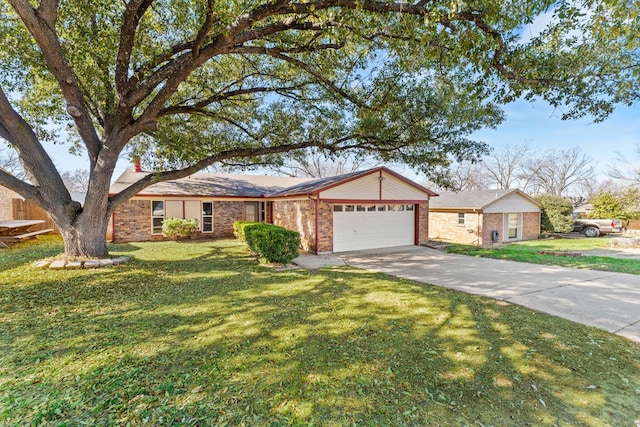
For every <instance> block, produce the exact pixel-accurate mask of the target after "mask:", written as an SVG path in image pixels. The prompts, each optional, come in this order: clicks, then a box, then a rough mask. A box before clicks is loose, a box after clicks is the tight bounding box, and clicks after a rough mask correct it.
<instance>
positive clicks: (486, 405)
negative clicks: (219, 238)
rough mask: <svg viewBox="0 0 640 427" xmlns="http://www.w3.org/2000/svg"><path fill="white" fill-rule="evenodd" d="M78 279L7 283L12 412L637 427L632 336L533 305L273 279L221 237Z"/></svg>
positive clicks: (110, 417) (346, 273)
mask: <svg viewBox="0 0 640 427" xmlns="http://www.w3.org/2000/svg"><path fill="white" fill-rule="evenodd" d="M221 260H224V263H223V264H222V265H221V264H219V263H220V262H221ZM214 264H215V268H214V267H213V265H214ZM150 272H153V273H150ZM67 273H71V274H66V275H59V276H57V278H56V279H50V278H47V277H46V275H43V276H42V278H41V280H36V281H34V283H33V284H32V285H29V286H24V287H20V286H11V287H5V286H1V287H0V302H2V304H3V307H2V308H3V309H2V311H1V313H2V314H1V315H0V316H2V319H3V323H2V324H3V326H2V328H1V330H0V331H1V334H0V339H1V342H2V347H3V348H4V349H7V350H9V351H8V352H6V353H4V352H3V353H4V355H0V360H1V361H2V365H1V368H2V371H4V372H5V373H7V372H11V373H12V376H11V378H7V379H6V380H5V381H4V383H3V384H1V385H0V406H3V407H4V408H6V409H5V412H4V414H2V413H0V421H3V420H4V421H8V422H9V423H10V424H11V423H16V424H22V423H25V422H27V423H28V422H33V421H34V420H38V419H40V420H50V421H55V422H56V423H63V422H66V423H69V424H70V425H76V424H80V423H82V422H88V423H93V424H96V425H110V424H126V423H132V424H135V423H139V422H143V421H146V422H149V423H150V424H162V425H217V424H221V425H223V424H227V425H242V424H245V425H307V424H311V423H313V424H315V425H351V424H357V425H377V426H379V425H394V426H395V425H437V424H445V425H465V424H477V423H480V424H485V423H493V424H495V425H526V424H527V423H528V424H538V425H547V424H548V425H553V424H558V423H565V424H570V425H575V424H602V425H629V424H630V422H631V421H633V419H634V418H633V417H634V416H637V410H638V408H634V407H633V406H632V402H633V401H634V393H637V391H636V388H638V386H639V384H638V383H639V382H640V379H639V378H638V374H637V369H638V364H639V363H640V362H639V360H638V356H637V352H636V353H632V352H630V353H629V357H628V359H625V360H619V359H615V360H612V357H613V355H616V356H617V355H619V354H620V351H621V350H620V349H621V348H625V345H626V346H628V343H626V342H625V341H624V340H622V339H619V338H615V337H611V336H609V335H607V334H605V333H601V332H598V331H594V330H593V329H589V328H586V327H582V326H580V325H571V328H566V321H560V320H557V319H553V318H550V317H548V316H544V315H538V314H535V313H533V312H531V311H529V310H526V309H524V308H522V307H517V306H504V305H503V304H501V303H498V302H495V301H492V300H489V299H483V298H480V297H474V296H470V295H466V294H460V293H457V292H454V291H450V290H446V289H441V288H436V287H432V286H429V285H421V284H416V283H413V282H409V281H401V280H393V279H390V278H388V277H387V276H385V275H380V274H372V273H368V272H364V271H360V270H349V269H343V270H339V271H335V270H334V271H330V270H321V271H319V272H313V273H312V272H307V271H304V270H291V271H284V272H275V271H274V270H272V269H269V268H265V267H260V266H257V265H256V264H255V263H254V262H253V261H251V260H250V259H249V258H248V257H247V256H246V254H243V252H242V251H236V252H234V251H230V250H229V248H220V247H216V246H215V245H213V247H211V248H207V252H206V253H202V254H200V255H197V256H194V258H193V259H185V260H179V261H174V262H168V261H150V260H149V261H147V260H140V259H138V260H136V261H133V262H131V263H130V264H128V265H127V266H125V267H123V268H118V269H105V270H104V271H100V272H74V273H72V272H67ZM628 348H629V349H630V350H631V349H632V347H631V346H629V347H628ZM636 350H637V349H636ZM634 372H635V374H634ZM624 380H626V382H625V381H624ZM612 384H615V385H612ZM612 387H617V388H616V389H615V392H613V393H612V392H611V389H612ZM635 396H636V398H635V401H637V395H635ZM3 417H4V419H3Z"/></svg>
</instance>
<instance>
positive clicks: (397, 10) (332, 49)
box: [0, 0, 639, 256]
mask: <svg viewBox="0 0 640 427" xmlns="http://www.w3.org/2000/svg"><path fill="white" fill-rule="evenodd" d="M543 13H544V14H547V15H546V16H551V15H552V16H553V18H552V19H551V20H550V23H549V25H547V27H546V29H545V30H544V31H542V32H541V33H540V34H536V35H534V36H535V37H528V36H527V37H526V38H523V37H522V31H523V29H524V28H525V26H526V25H528V24H530V23H531V22H533V20H534V19H535V18H536V17H537V16H538V15H540V14H543ZM637 24H638V11H637V3H635V4H634V3H632V2H626V1H611V2H609V1H608V0H599V1H595V0H587V1H586V2H581V3H580V7H576V6H574V5H573V4H572V3H567V2H555V1H548V0H523V1H503V0H489V1H482V0H479V1H469V2H466V1H456V0H448V1H440V0H432V1H429V0H418V1H415V2H407V3H405V2H399V1H377V0H354V1H351V0H308V1H283V0H271V1H261V0H251V1H234V0H228V1H214V0H128V1H124V0H41V1H37V0H0V35H1V36H2V46H1V47H0V72H1V73H2V75H1V79H0V138H1V139H3V140H4V141H5V142H6V144H7V145H8V146H9V147H10V148H11V149H13V150H15V151H16V153H17V154H18V156H19V158H20V161H21V163H22V165H23V168H24V171H25V172H26V176H27V179H25V180H21V179H18V178H17V177H15V176H13V175H11V174H10V173H8V172H6V171H2V170H0V185H3V186H5V187H8V188H10V189H12V190H14V191H16V192H17V193H19V194H21V195H22V196H24V197H25V198H27V199H29V200H31V201H33V202H35V203H37V204H38V205H39V206H41V207H42V208H44V209H45V210H46V211H47V212H48V213H49V214H50V215H51V217H52V218H53V220H54V221H55V223H56V224H57V226H58V227H59V228H60V230H61V232H62V236H63V238H64V241H65V251H66V254H67V255H69V256H79V255H84V256H104V255H106V242H105V232H106V228H107V223H108V218H109V216H110V214H111V213H112V212H113V211H114V209H115V208H116V207H117V206H118V205H120V204H122V203H123V202H124V201H126V200H127V199H128V198H130V197H132V196H133V195H134V194H136V193H138V192H139V191H141V190H142V189H143V188H145V187H146V186H149V185H151V184H153V183H154V182H158V181H162V180H169V179H176V178H180V177H184V176H187V175H189V174H191V173H193V172H196V171H198V170H200V169H202V168H204V167H207V166H209V165H212V164H214V163H219V162H223V163H224V162H232V163H234V164H237V163H243V162H254V161H262V162H264V161H270V160H273V161H276V160H277V158H276V157H277V156H280V155H283V153H287V152H289V151H291V150H300V149H305V148H307V147H318V148H319V149H321V150H327V151H330V152H336V151H340V150H347V149H348V150H359V151H360V152H364V153H366V154H371V155H375V156H377V157H378V158H379V159H380V160H383V161H386V160H393V161H403V162H407V163H409V164H411V165H414V166H419V167H421V168H423V169H424V170H426V171H428V170H430V169H431V168H432V167H434V166H437V165H442V164H447V163H448V162H450V161H451V159H457V160H462V159H469V158H474V157H476V156H478V155H480V154H482V153H483V151H484V150H485V146H484V145H483V144H482V143H478V142H474V141H471V140H469V139H468V135H469V134H470V133H472V132H473V131H474V130H476V129H478V128H480V127H485V126H495V125H496V124H497V123H499V122H500V120H501V119H502V115H501V111H500V110H499V108H498V107H497V106H496V103H499V102H507V101H509V100H511V99H515V98H517V97H525V98H533V97H539V96H541V97H544V98H545V99H546V100H547V101H549V102H550V103H552V104H553V105H555V106H558V107H561V108H563V112H564V115H565V117H566V118H573V117H579V116H582V115H585V114H589V115H593V116H594V117H596V119H602V118H604V117H606V115H607V114H608V113H609V112H610V111H611V110H612V108H613V106H614V105H615V104H616V103H618V102H625V103H630V102H633V101H634V100H635V99H637V97H638V80H639V79H638V68H637V67H638V58H637V52H638V46H637V39H634V38H633V37H632V36H633V28H638V25H637ZM45 141H55V142H58V143H66V144H70V146H72V147H74V148H75V149H76V150H79V151H80V152H82V153H84V155H86V156H87V157H88V160H89V174H90V179H89V185H88V192H87V196H86V199H85V202H84V205H83V206H81V205H80V204H79V203H77V202H75V201H73V200H72V199H71V197H70V195H69V192H68V191H67V189H66V187H65V185H64V182H63V179H62V177H61V175H60V173H59V172H58V171H57V170H56V168H55V166H54V164H53V162H52V160H51V158H50V156H49V155H48V153H47V152H46V150H45V148H44V145H43V142H45ZM123 154H127V155H129V156H131V157H143V158H145V159H147V161H148V162H152V164H148V166H152V167H153V168H154V169H155V170H156V171H157V173H154V174H151V175H148V176H147V177H146V178H144V179H142V180H140V181H138V182H137V183H135V184H132V185H131V186H130V187H129V188H127V189H125V190H123V191H122V192H120V193H119V194H115V195H112V196H109V194H108V190H109V185H110V181H111V179H112V174H113V171H114V168H115V165H116V162H117V160H118V158H119V156H121V155H123Z"/></svg>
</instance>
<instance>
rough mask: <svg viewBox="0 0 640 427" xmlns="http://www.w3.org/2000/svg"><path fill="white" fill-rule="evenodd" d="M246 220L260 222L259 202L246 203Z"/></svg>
mask: <svg viewBox="0 0 640 427" xmlns="http://www.w3.org/2000/svg"><path fill="white" fill-rule="evenodd" d="M244 220H245V221H250V222H258V204H257V203H245V205H244Z"/></svg>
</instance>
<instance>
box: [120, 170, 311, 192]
mask: <svg viewBox="0 0 640 427" xmlns="http://www.w3.org/2000/svg"><path fill="white" fill-rule="evenodd" d="M150 173H151V172H135V171H133V170H130V169H128V170H127V171H125V172H124V173H123V174H122V175H120V177H119V178H118V179H117V180H116V181H115V182H114V183H113V184H112V185H111V188H110V193H112V194H115V193H118V192H120V191H122V190H124V189H125V188H127V187H128V186H129V185H131V184H133V183H134V182H136V181H138V180H140V179H142V178H143V177H145V176H147V175H149V174H150ZM310 179H311V178H291V177H286V176H263V175H236V174H219V173H207V172H197V173H194V174H193V175H190V176H188V177H186V178H180V179H176V180H172V181H164V182H159V183H157V184H153V185H151V186H149V187H147V188H145V189H144V190H142V191H141V192H140V193H138V195H139V196H194V195H197V196H209V197H214V196H215V197H264V196H266V195H267V194H269V193H272V192H275V191H279V190H281V189H283V188H287V187H290V186H292V185H296V184H299V183H301V182H305V181H309V180H310Z"/></svg>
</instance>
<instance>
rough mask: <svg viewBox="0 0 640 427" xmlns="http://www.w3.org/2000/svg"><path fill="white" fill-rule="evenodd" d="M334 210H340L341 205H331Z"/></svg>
mask: <svg viewBox="0 0 640 427" xmlns="http://www.w3.org/2000/svg"><path fill="white" fill-rule="evenodd" d="M333 211H334V212H342V205H333Z"/></svg>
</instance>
